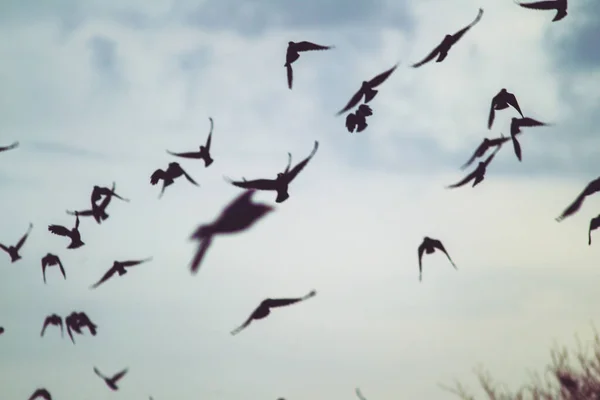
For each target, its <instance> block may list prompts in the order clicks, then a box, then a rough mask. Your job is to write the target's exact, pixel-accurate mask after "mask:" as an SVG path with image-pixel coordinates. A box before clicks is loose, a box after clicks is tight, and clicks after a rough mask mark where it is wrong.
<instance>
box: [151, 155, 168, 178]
mask: <svg viewBox="0 0 600 400" xmlns="http://www.w3.org/2000/svg"><path fill="white" fill-rule="evenodd" d="M167 151H168V150H167ZM164 178H165V171H163V170H162V169H157V170H156V171H154V172H153V173H152V175H151V176H150V183H151V184H153V185H156V184H157V183H158V181H159V180H161V179H164Z"/></svg>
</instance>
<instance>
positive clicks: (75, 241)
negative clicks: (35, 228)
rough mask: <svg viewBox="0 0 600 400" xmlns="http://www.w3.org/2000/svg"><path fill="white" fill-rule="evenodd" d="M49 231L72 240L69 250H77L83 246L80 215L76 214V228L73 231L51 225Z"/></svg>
mask: <svg viewBox="0 0 600 400" xmlns="http://www.w3.org/2000/svg"><path fill="white" fill-rule="evenodd" d="M48 230H49V231H50V232H51V233H53V234H55V235H58V236H64V237H68V238H69V239H71V243H69V245H68V246H67V249H77V248H79V247H81V246H83V245H85V243H84V242H82V241H81V234H80V233H79V214H78V213H75V226H74V227H73V228H72V229H67V228H65V227H64V226H62V225H49V226H48Z"/></svg>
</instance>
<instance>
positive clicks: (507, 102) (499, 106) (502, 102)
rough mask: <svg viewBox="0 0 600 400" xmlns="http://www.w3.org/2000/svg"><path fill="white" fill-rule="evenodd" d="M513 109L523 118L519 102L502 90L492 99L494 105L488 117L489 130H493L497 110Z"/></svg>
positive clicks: (512, 95) (491, 106)
mask: <svg viewBox="0 0 600 400" xmlns="http://www.w3.org/2000/svg"><path fill="white" fill-rule="evenodd" d="M509 106H510V107H513V108H514V109H515V110H517V111H518V112H519V114H521V117H523V118H525V117H524V116H523V113H522V112H521V107H519V102H518V101H517V98H516V97H515V95H514V94H512V93H510V92H509V91H507V90H506V89H504V88H502V90H500V92H498V94H497V95H495V96H494V97H493V98H492V104H491V105H490V115H489V117H488V129H492V124H493V123H494V117H495V115H496V110H505V109H507V108H508V107H509Z"/></svg>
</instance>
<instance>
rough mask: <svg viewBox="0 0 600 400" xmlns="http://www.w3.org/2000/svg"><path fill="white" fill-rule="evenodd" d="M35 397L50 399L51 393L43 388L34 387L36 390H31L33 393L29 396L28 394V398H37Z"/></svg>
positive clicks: (33, 399)
mask: <svg viewBox="0 0 600 400" xmlns="http://www.w3.org/2000/svg"><path fill="white" fill-rule="evenodd" d="M37 399H42V400H52V395H51V394H50V392H49V391H47V390H46V389H43V388H41V389H36V391H35V392H33V394H32V395H31V396H29V400H37Z"/></svg>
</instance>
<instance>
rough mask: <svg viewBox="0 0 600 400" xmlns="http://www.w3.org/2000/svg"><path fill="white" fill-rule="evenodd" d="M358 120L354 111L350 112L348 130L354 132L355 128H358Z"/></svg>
mask: <svg viewBox="0 0 600 400" xmlns="http://www.w3.org/2000/svg"><path fill="white" fill-rule="evenodd" d="M356 120H357V117H356V115H354V113H350V114H348V115H347V116H346V129H348V132H350V133H352V132H354V129H355V128H356Z"/></svg>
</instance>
